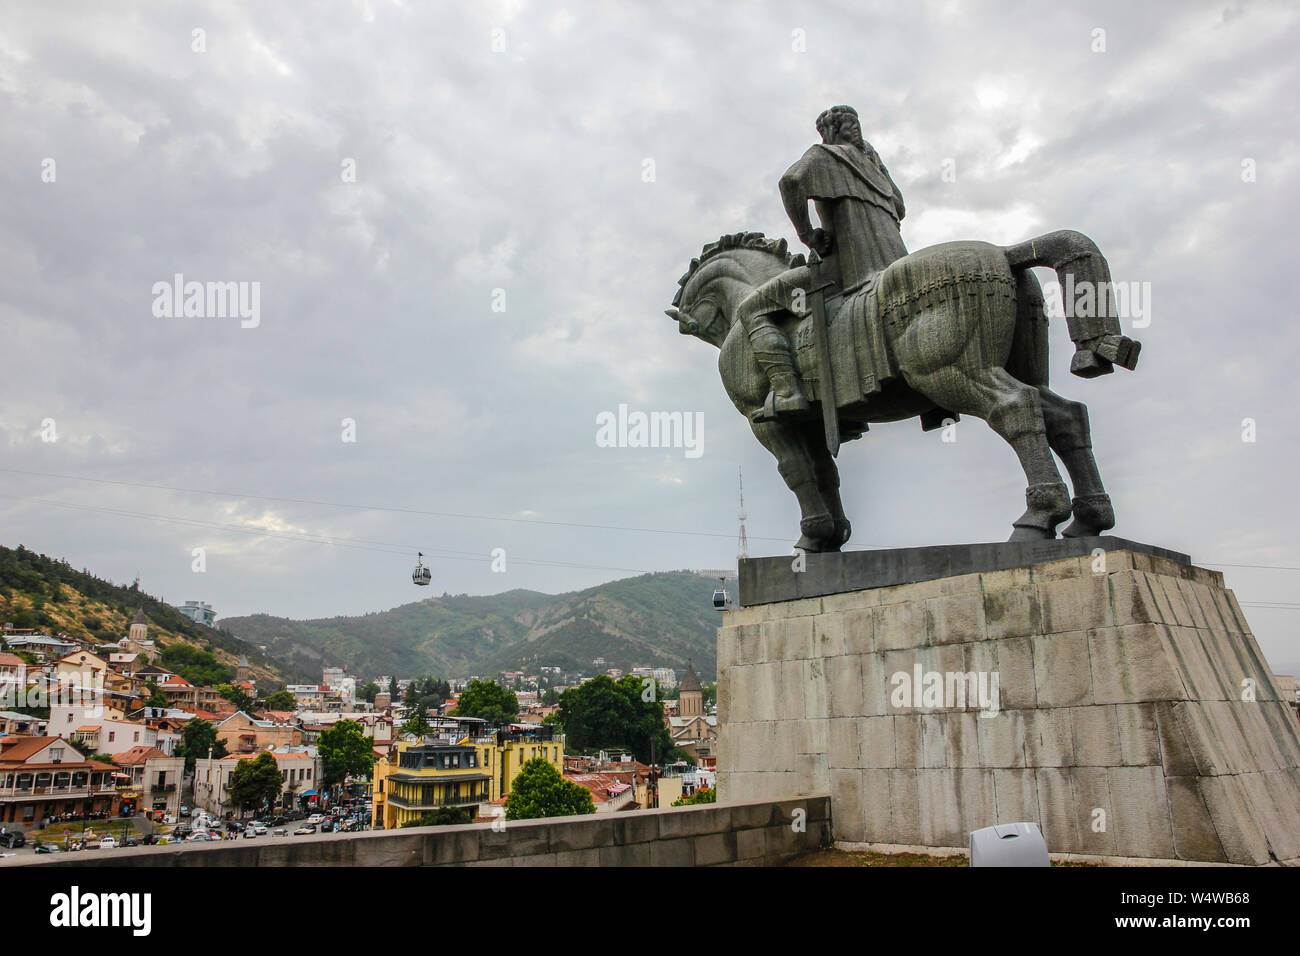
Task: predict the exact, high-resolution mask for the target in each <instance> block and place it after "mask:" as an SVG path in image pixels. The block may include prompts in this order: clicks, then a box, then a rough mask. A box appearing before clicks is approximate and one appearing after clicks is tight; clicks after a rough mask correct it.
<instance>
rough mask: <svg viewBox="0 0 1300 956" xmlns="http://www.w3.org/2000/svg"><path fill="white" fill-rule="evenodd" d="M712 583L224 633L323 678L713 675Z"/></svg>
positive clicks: (652, 579) (416, 606)
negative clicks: (336, 673) (550, 670)
mask: <svg viewBox="0 0 1300 956" xmlns="http://www.w3.org/2000/svg"><path fill="white" fill-rule="evenodd" d="M712 593H713V584H712V582H711V581H710V580H709V579H706V578H703V577H700V576H699V575H698V574H695V573H694V572H690V571H674V572H663V573H659V574H646V575H641V576H639V577H635V578H625V579H623V580H620V581H611V582H609V583H607V584H601V585H597V586H596V587H593V588H588V589H587V590H585V591H576V592H572V593H569V594H556V595H552V594H541V593H539V592H537V591H523V590H516V591H506V592H504V593H502V594H493V595H488V596H474V597H472V596H469V595H449V594H444V595H442V596H441V597H435V598H430V599H428V600H425V601H418V602H415V603H412V604H404V605H402V606H400V607H396V608H393V609H392V610H389V611H382V612H377V613H371V614H365V615H362V616H359V617H335V618H328V619H319V620H310V621H293V620H289V619H288V618H281V617H271V616H269V615H265V614H255V615H251V616H249V617H237V618H235V617H232V618H222V619H221V621H220V623H221V626H222V627H223V628H225V629H226V630H229V631H230V632H232V633H233V634H236V635H238V636H239V637H242V638H244V639H245V640H247V641H249V642H250V643H253V644H262V645H265V646H266V648H267V652H268V654H269V655H270V656H271V658H273V659H274V660H276V661H277V662H279V663H280V665H281V667H282V668H283V669H284V671H285V673H286V675H288V676H290V677H291V678H293V677H298V678H301V679H304V680H308V679H309V680H318V679H319V677H320V671H321V667H322V666H323V665H326V664H335V665H340V666H344V667H346V668H348V670H349V671H350V672H352V673H355V674H357V675H359V676H366V677H370V676H375V675H380V674H389V675H392V676H395V677H409V676H413V675H417V674H436V675H439V676H445V677H465V676H469V675H471V674H474V675H480V676H494V675H495V674H497V673H498V672H499V671H502V670H527V671H533V670H535V669H536V668H537V667H541V666H544V665H552V666H556V667H560V668H563V669H564V670H566V671H570V672H572V671H581V672H583V673H586V674H591V673H592V672H593V667H592V661H593V660H594V659H596V658H598V657H603V658H604V659H605V661H606V662H607V663H606V665H605V666H607V667H621V668H622V669H623V670H625V671H626V670H630V669H631V668H632V667H633V666H636V665H646V666H655V667H675V668H677V669H679V670H680V669H682V668H684V667H685V666H686V661H687V659H688V658H689V659H691V660H692V661H693V662H694V664H695V669H696V670H697V671H698V672H699V674H700V677H701V679H704V680H710V679H712V678H713V675H714V672H715V668H716V638H717V627H718V623H719V618H718V613H717V612H716V611H714V610H713V608H712V606H711V604H710V598H711V596H712Z"/></svg>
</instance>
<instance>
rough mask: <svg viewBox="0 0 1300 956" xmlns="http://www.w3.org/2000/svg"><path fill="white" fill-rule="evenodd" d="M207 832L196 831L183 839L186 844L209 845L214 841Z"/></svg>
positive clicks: (214, 838)
mask: <svg viewBox="0 0 1300 956" xmlns="http://www.w3.org/2000/svg"><path fill="white" fill-rule="evenodd" d="M216 839H217V838H216V837H214V836H213V835H212V834H211V833H209V832H208V831H207V830H196V831H194V832H193V833H191V834H190V835H189V836H187V837H186V838H185V842H186V843H211V842H212V841H214V840H216Z"/></svg>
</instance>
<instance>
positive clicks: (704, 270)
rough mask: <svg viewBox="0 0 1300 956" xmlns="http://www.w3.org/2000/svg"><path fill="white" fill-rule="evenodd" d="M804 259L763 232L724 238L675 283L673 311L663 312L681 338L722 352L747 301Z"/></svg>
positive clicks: (783, 241)
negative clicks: (689, 337)
mask: <svg viewBox="0 0 1300 956" xmlns="http://www.w3.org/2000/svg"><path fill="white" fill-rule="evenodd" d="M802 259H803V257H802V256H791V255H790V253H789V251H788V249H787V245H786V241H785V240H784V239H768V238H766V237H764V235H763V234H762V233H761V232H738V233H735V234H734V235H728V236H723V237H722V238H720V239H719V240H718V241H717V242H711V243H709V244H708V245H707V246H705V247H704V250H703V251H702V252H701V253H700V255H699V257H698V258H695V259H692V260H691V265H690V268H689V269H687V270H686V274H685V275H684V276H682V277H681V278H680V279H678V280H677V285H678V286H679V287H680V288H678V290H677V295H676V296H675V297H674V298H673V307H672V308H671V309H665V310H664V314H665V315H667V316H668V317H669V318H670V319H672V320H673V321H675V322H676V323H677V330H678V331H679V332H681V333H682V334H683V335H693V336H695V337H696V338H699V339H703V340H704V341H705V342H708V343H709V344H710V345H714V346H717V347H719V348H721V346H722V343H723V342H724V341H725V340H726V338H727V333H728V332H730V331H731V326H732V323H733V322H734V321H735V318H736V306H738V305H740V303H741V301H742V300H743V299H744V297H745V296H747V295H748V294H749V293H750V292H752V291H753V290H754V289H755V288H757V287H758V286H760V285H762V284H763V283H764V282H766V281H767V280H768V279H770V278H772V276H774V275H777V274H778V273H780V272H783V271H784V270H786V269H788V268H790V267H791V266H794V265H800V264H801V262H802Z"/></svg>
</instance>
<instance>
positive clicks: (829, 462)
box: [803, 423, 853, 551]
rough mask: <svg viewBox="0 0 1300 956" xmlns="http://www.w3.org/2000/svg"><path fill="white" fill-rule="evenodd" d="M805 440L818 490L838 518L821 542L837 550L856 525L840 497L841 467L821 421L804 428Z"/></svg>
mask: <svg viewBox="0 0 1300 956" xmlns="http://www.w3.org/2000/svg"><path fill="white" fill-rule="evenodd" d="M803 437H804V443H805V445H806V446H807V448H808V454H809V456H810V457H811V458H812V463H813V474H814V475H815V477H816V479H817V489H818V491H820V492H821V497H822V501H823V502H825V504H826V507H827V509H828V510H829V511H830V513H831V517H832V518H834V519H835V532H834V534H832V535H831V536H830V537H829V538H827V539H826V540H825V541H823V542H822V548H821V550H823V551H838V550H839V549H840V548H841V547H843V545H844V544H846V543H847V542H848V540H849V536H850V535H852V534H853V526H852V525H851V524H849V519H848V518H846V517H845V516H844V503H843V502H842V501H841V500H840V469H839V466H838V465H836V463H835V459H834V458H832V457H831V452H830V449H829V448H827V447H826V433H825V432H824V431H823V429H822V426H821V424H820V423H818V424H817V425H815V426H808V425H805V426H804V428H803Z"/></svg>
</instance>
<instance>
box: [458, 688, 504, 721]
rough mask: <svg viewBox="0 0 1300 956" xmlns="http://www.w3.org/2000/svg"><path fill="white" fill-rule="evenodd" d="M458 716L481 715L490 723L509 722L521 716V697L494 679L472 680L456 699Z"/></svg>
mask: <svg viewBox="0 0 1300 956" xmlns="http://www.w3.org/2000/svg"><path fill="white" fill-rule="evenodd" d="M454 713H455V715H456V716H457V717H480V718H482V719H483V720H486V721H487V722H488V723H490V724H497V725H500V724H508V723H510V722H511V721H513V720H514V719H515V718H517V717H518V716H519V698H517V697H515V695H514V694H513V693H512V692H511V691H509V690H507V689H506V688H504V687H502V686H501V685H500V684H497V683H495V682H494V681H486V680H472V681H470V682H469V686H468V687H466V688H465V689H464V690H463V691H461V694H460V699H459V700H458V701H456V710H455V712H454Z"/></svg>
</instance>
